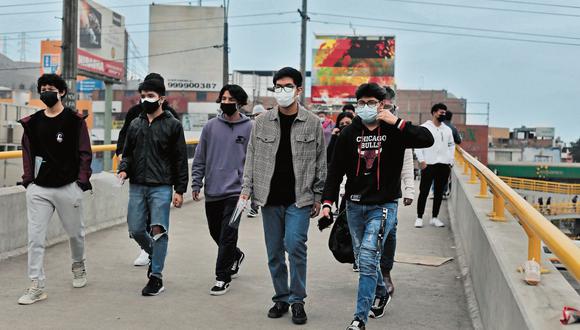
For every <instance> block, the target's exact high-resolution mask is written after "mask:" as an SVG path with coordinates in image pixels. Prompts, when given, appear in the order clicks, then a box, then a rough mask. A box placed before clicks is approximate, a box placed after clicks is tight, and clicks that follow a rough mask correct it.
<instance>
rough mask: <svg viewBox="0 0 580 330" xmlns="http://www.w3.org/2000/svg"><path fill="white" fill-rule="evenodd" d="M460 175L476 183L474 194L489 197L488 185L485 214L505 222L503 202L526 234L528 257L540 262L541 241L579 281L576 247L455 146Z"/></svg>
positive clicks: (508, 187)
mask: <svg viewBox="0 0 580 330" xmlns="http://www.w3.org/2000/svg"><path fill="white" fill-rule="evenodd" d="M455 157H456V159H457V162H458V165H460V166H462V167H463V174H465V175H469V181H468V183H472V184H477V183H478V182H479V184H480V192H479V194H478V195H477V196H476V197H479V198H489V195H488V191H487V189H488V187H489V189H490V190H491V193H492V195H493V209H492V211H491V212H490V213H489V214H488V215H489V216H490V219H491V220H494V221H507V220H506V217H505V210H506V204H507V205H509V207H508V210H509V212H510V213H511V214H512V215H513V216H514V217H515V218H517V219H518V220H519V223H520V224H521V225H522V227H523V229H524V231H525V232H526V235H527V236H528V260H536V261H537V262H541V260H542V259H541V242H542V241H543V242H544V243H545V244H546V245H547V246H548V248H550V250H551V251H552V252H553V253H554V254H555V255H556V256H557V257H558V259H559V260H560V261H561V262H562V264H564V265H565V266H566V268H567V269H568V271H570V273H571V274H573V275H574V277H575V278H576V279H577V280H580V248H579V247H577V246H576V245H575V244H574V242H572V240H571V239H570V238H568V237H567V236H566V235H564V233H562V232H561V231H560V229H558V228H557V227H556V226H554V225H553V224H552V223H551V222H550V221H549V220H548V219H546V218H545V217H544V216H543V215H542V214H541V213H540V212H538V210H536V209H535V208H534V207H533V206H532V205H530V204H529V203H528V202H526V200H524V199H523V198H522V197H521V196H520V195H519V194H518V193H517V192H515V191H514V190H513V189H512V188H511V187H510V186H509V185H508V184H507V183H505V182H504V181H502V179H500V178H499V177H498V176H497V175H495V174H494V173H493V172H492V171H491V170H490V169H489V168H487V167H486V166H485V165H483V164H482V163H480V162H479V161H478V160H477V159H475V158H474V157H473V156H471V155H470V154H469V153H467V152H466V151H465V150H463V149H461V148H460V147H457V149H456V152H455Z"/></svg>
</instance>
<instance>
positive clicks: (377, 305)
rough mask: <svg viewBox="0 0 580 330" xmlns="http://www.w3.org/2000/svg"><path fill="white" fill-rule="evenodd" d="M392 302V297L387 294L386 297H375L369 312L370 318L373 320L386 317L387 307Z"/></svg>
mask: <svg viewBox="0 0 580 330" xmlns="http://www.w3.org/2000/svg"><path fill="white" fill-rule="evenodd" d="M389 302H391V296H389V294H388V293H387V295H386V296H384V297H375V302H374V303H373V306H372V307H371V311H370V312H369V317H370V318H373V319H378V318H381V317H383V316H384V315H385V309H386V307H387V305H388V304H389Z"/></svg>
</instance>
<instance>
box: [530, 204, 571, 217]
mask: <svg viewBox="0 0 580 330" xmlns="http://www.w3.org/2000/svg"><path fill="white" fill-rule="evenodd" d="M532 205H533V206H534V208H535V209H536V210H538V211H540V213H542V214H543V215H560V214H580V203H572V202H561V203H552V204H549V205H548V204H543V205H540V204H538V203H534V204H532Z"/></svg>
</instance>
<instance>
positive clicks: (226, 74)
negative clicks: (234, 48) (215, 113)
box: [223, 0, 230, 86]
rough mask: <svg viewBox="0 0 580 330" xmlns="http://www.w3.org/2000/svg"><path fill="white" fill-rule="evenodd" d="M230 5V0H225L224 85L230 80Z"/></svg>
mask: <svg viewBox="0 0 580 330" xmlns="http://www.w3.org/2000/svg"><path fill="white" fill-rule="evenodd" d="M229 7H230V0H224V47H223V54H224V65H223V71H224V72H223V75H224V76H223V84H224V86H225V85H227V84H228V82H229V80H230V75H229V71H230V64H229V54H228V53H229V49H230V47H229V44H228V12H229V9H230V8H229Z"/></svg>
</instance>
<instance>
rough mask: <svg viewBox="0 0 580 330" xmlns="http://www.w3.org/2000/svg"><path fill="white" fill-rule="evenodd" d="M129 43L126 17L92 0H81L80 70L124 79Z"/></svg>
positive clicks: (89, 73)
mask: <svg viewBox="0 0 580 330" xmlns="http://www.w3.org/2000/svg"><path fill="white" fill-rule="evenodd" d="M126 47H127V45H126V38H125V18H124V17H123V16H121V15H119V14H117V13H115V12H113V11H111V10H110V9H108V8H106V7H103V6H101V5H99V4H98V3H96V2H94V1H92V0H80V1H79V39H78V68H79V70H81V72H83V71H84V73H88V75H91V74H94V75H95V76H96V77H98V76H104V77H107V78H112V79H117V80H122V79H124V77H125V53H126V51H125V50H126Z"/></svg>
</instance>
